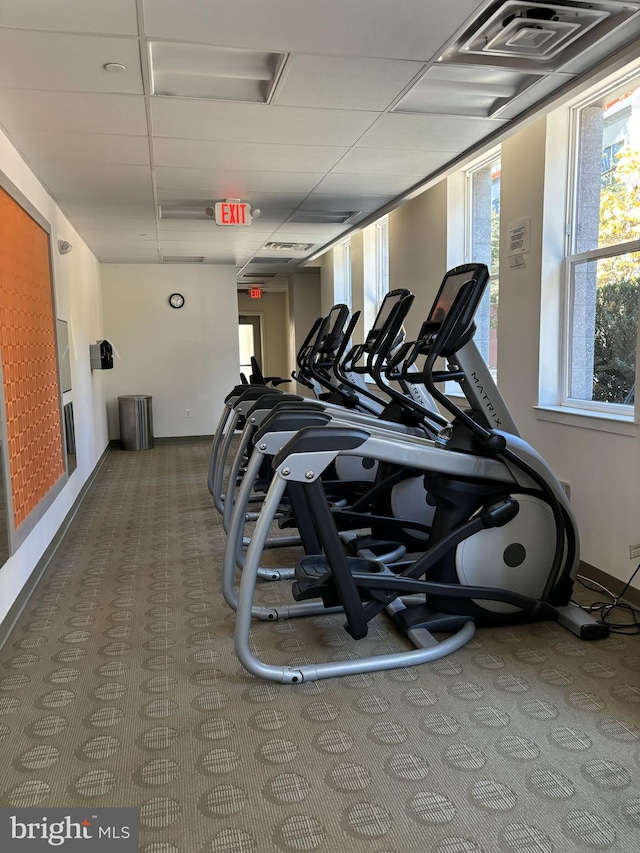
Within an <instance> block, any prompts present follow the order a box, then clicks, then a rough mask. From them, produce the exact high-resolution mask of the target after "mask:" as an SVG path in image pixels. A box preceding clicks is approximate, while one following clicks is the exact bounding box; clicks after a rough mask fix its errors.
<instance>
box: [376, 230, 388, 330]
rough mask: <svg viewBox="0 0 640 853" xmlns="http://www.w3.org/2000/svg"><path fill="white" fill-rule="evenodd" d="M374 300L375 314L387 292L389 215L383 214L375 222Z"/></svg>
mask: <svg viewBox="0 0 640 853" xmlns="http://www.w3.org/2000/svg"><path fill="white" fill-rule="evenodd" d="M375 246H376V266H375V301H376V314H377V313H378V310H379V309H380V306H381V305H382V300H383V299H384V298H385V296H386V295H387V293H388V292H389V217H388V216H383V217H382V219H379V220H378V221H377V222H376V223H375Z"/></svg>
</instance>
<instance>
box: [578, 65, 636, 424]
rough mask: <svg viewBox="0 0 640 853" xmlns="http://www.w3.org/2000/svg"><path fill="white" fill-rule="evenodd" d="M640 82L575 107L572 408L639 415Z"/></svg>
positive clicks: (608, 91) (613, 90) (602, 94)
mask: <svg viewBox="0 0 640 853" xmlns="http://www.w3.org/2000/svg"><path fill="white" fill-rule="evenodd" d="M639 118H640V81H638V79H636V80H635V81H631V82H627V84H626V86H624V87H623V88H620V86H618V87H616V88H609V89H607V91H605V92H601V93H600V94H599V95H598V96H597V97H596V98H593V97H592V98H591V99H590V100H589V101H588V102H587V103H583V104H582V105H580V106H578V107H576V108H574V110H573V114H572V138H573V145H572V149H573V162H572V176H573V189H572V193H571V211H570V216H569V223H570V227H569V232H570V234H569V238H568V240H569V253H568V257H567V302H566V318H567V323H566V341H565V348H564V350H565V353H566V363H565V370H564V374H565V375H564V382H563V396H562V402H563V404H564V405H568V406H573V407H579V408H583V409H594V410H597V411H603V410H604V411H609V412H612V413H616V412H618V413H620V414H632V411H633V409H632V407H633V404H634V399H635V382H636V359H637V352H636V350H637V331H638V286H639V283H640V127H639V126H638V119H639Z"/></svg>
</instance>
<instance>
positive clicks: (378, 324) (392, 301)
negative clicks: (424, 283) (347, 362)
mask: <svg viewBox="0 0 640 853" xmlns="http://www.w3.org/2000/svg"><path fill="white" fill-rule="evenodd" d="M406 295H407V294H406V291H402V292H401V293H398V294H392V293H389V294H387V296H385V298H384V300H383V302H382V305H381V306H380V310H379V311H378V314H377V316H376V319H375V321H374V323H373V326H372V327H371V330H370V332H369V334H368V335H367V345H369V346H370V345H371V344H372V343H373V342H374V341H375V340H376V338H377V336H378V333H379V332H380V330H381V329H382V328H383V326H384V324H385V323H386V322H387V320H388V319H389V317H390V316H391V314H392V313H393V310H394V309H395V307H396V305H398V303H399V302H401V301H402V300H403V299H404V297H405V296H406Z"/></svg>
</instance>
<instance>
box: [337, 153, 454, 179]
mask: <svg viewBox="0 0 640 853" xmlns="http://www.w3.org/2000/svg"><path fill="white" fill-rule="evenodd" d="M454 156H455V152H453V151H409V150H404V148H402V149H401V148H398V149H391V148H385V149H380V148H352V149H351V151H349V153H348V154H346V155H345V156H344V157H343V158H342V160H341V161H340V163H339V164H338V166H336V168H335V169H334V172H335V173H338V172H351V173H353V172H356V173H357V172H361V173H363V174H379V175H406V176H412V175H429V174H431V172H433V171H435V170H436V169H439V168H440V167H441V166H443V165H444V164H445V163H448V162H449V160H451V159H452V158H453V157H454Z"/></svg>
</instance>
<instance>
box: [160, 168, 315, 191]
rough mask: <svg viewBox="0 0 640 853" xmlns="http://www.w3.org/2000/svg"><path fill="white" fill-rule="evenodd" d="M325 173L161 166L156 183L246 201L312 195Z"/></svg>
mask: <svg viewBox="0 0 640 853" xmlns="http://www.w3.org/2000/svg"><path fill="white" fill-rule="evenodd" d="M323 177H324V172H251V171H243V172H240V171H230V170H228V169H221V170H220V171H215V170H213V169H182V168H173V167H169V166H158V168H157V169H156V183H157V186H158V187H161V188H162V189H184V190H191V189H193V190H195V189H203V188H205V187H206V188H208V189H210V190H211V192H212V193H215V194H217V195H219V196H220V197H224V198H243V197H244V196H245V195H247V194H248V193H250V192H284V193H290V192H299V193H308V192H311V190H312V189H313V188H314V187H315V186H316V184H318V182H319V181H321V180H322V178H323Z"/></svg>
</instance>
